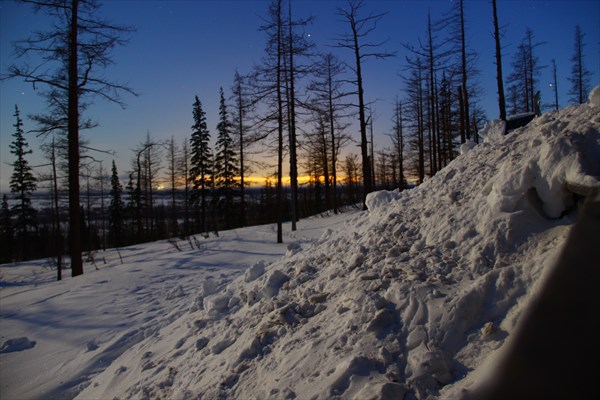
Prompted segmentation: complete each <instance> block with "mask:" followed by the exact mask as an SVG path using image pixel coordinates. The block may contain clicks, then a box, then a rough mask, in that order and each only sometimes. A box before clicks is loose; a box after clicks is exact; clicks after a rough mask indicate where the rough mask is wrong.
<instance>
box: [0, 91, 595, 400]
mask: <svg viewBox="0 0 600 400" xmlns="http://www.w3.org/2000/svg"><path fill="white" fill-rule="evenodd" d="M597 93H598V89H596V94H597ZM502 130H503V127H502V126H501V125H499V124H492V125H490V126H489V127H488V129H486V130H485V132H483V135H484V136H485V141H484V143H482V144H480V145H478V146H475V147H473V148H472V149H471V150H469V151H467V152H465V154H463V155H461V156H459V157H458V158H457V159H456V160H454V161H453V162H452V163H451V164H450V165H449V166H448V167H446V168H445V169H443V170H442V171H440V172H439V173H438V174H437V175H436V176H435V177H434V178H432V179H430V180H428V181H427V182H425V183H424V184H423V185H421V186H419V187H417V188H416V189H412V190H408V191H404V192H402V193H397V192H377V193H373V194H371V195H370V196H369V198H368V207H369V211H366V212H347V213H344V214H342V215H340V216H335V217H328V218H314V219H311V220H307V221H301V223H300V224H299V226H300V231H298V232H297V233H295V234H294V236H288V237H287V238H286V242H287V243H288V244H287V246H286V247H282V246H281V245H279V246H277V245H275V244H270V242H272V240H273V238H274V233H273V232H272V227H269V226H264V227H253V228H246V229H239V230H235V231H231V232H224V233H223V234H222V235H221V237H220V238H211V239H209V240H201V241H200V248H194V249H191V247H190V245H189V243H187V242H181V243H180V247H181V251H177V250H176V249H175V247H174V246H172V245H171V244H169V243H167V242H158V243H154V244H151V245H148V246H141V245H140V246H135V247H133V248H127V249H123V250H122V253H123V256H124V260H123V261H124V264H122V265H121V263H120V262H119V259H118V255H117V254H116V253H115V252H114V251H112V250H111V251H109V252H107V254H106V255H105V257H107V263H106V264H102V265H101V264H99V270H98V271H95V270H94V269H93V267H91V268H90V267H88V268H87V272H86V274H85V275H84V276H83V277H79V278H77V279H73V280H70V279H68V280H65V281H63V282H58V283H57V282H51V280H52V277H53V273H52V272H51V271H46V270H44V269H43V268H42V264H43V263H42V262H40V263H38V264H35V263H32V264H27V265H25V264H22V265H9V266H2V267H0V273H1V275H0V285H1V286H0V287H1V294H0V301H1V305H2V315H1V322H2V324H1V328H0V329H1V331H0V332H1V335H2V350H1V351H2V354H0V377H1V380H0V385H1V391H2V396H1V397H2V398H3V399H9V398H23V397H37V398H51V397H57V396H60V395H69V396H76V398H79V399H113V398H119V399H128V398H132V399H139V398H168V399H189V398H201V399H217V398H231V399H234V398H235V399H252V398H256V399H266V398H273V399H279V398H281V399H293V398H299V399H332V398H339V399H353V398H356V399H371V398H372V399H402V398H404V399H425V398H452V399H454V398H457V397H461V396H467V395H468V393H469V391H472V390H474V389H475V388H476V386H477V385H478V384H479V383H480V381H481V379H480V378H481V377H483V376H485V373H486V370H487V369H488V367H489V365H490V364H493V362H494V360H495V359H497V357H499V355H500V354H501V352H502V349H504V348H506V346H503V345H504V344H505V343H506V342H507V339H508V338H510V336H511V334H512V333H513V332H514V331H515V327H516V325H517V323H518V322H519V317H520V316H521V315H522V313H523V311H524V310H525V309H526V307H527V305H528V304H529V303H530V301H531V299H532V298H533V297H534V296H535V294H536V293H537V292H538V291H539V288H540V287H541V284H542V282H543V280H544V278H545V277H546V276H547V275H548V273H549V271H550V270H551V269H552V268H551V267H552V266H553V263H554V262H555V260H556V259H557V257H558V255H559V254H560V250H561V245H562V244H563V242H564V241H565V238H566V237H567V235H568V233H569V231H570V228H571V226H572V225H573V223H574V222H575V220H576V218H577V215H578V207H577V202H578V201H579V199H580V197H579V196H575V195H574V194H573V193H572V192H571V190H576V191H578V192H581V191H585V190H588V189H589V188H594V187H595V188H600V181H599V179H600V178H599V177H600V133H599V132H600V105H598V104H597V103H596V105H593V104H586V105H582V106H579V107H575V106H573V107H569V108H566V109H563V110H560V111H557V112H548V113H546V114H544V115H542V116H541V117H538V118H536V119H534V120H533V121H532V122H531V123H530V124H529V126H528V127H525V128H521V129H518V130H516V131H513V132H512V133H511V134H509V135H503V134H502ZM34 271H35V272H34ZM31 274H33V275H31ZM19 338H21V340H20V341H19V340H17V339H19ZM12 350H15V351H12Z"/></svg>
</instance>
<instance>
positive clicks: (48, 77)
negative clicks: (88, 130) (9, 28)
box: [7, 0, 134, 276]
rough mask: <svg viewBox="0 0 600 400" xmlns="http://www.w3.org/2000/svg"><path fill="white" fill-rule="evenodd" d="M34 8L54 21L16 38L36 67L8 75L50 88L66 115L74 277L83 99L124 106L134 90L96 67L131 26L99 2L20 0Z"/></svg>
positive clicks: (20, 52) (78, 265)
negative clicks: (108, 17) (104, 13)
mask: <svg viewBox="0 0 600 400" xmlns="http://www.w3.org/2000/svg"><path fill="white" fill-rule="evenodd" d="M22 1H23V2H24V3H29V4H32V5H33V7H34V10H35V11H36V12H40V11H41V12H45V13H46V14H48V15H50V16H51V17H52V18H53V19H54V20H55V23H54V24H53V25H52V27H53V28H52V30H50V31H48V32H34V33H33V34H32V36H31V37H29V38H28V39H26V40H23V41H19V42H16V44H15V52H16V55H17V57H19V58H20V57H23V56H25V55H29V54H32V55H35V56H38V57H39V62H38V64H37V65H34V66H32V65H29V64H26V63H24V64H22V65H16V64H15V65H11V66H10V67H9V70H8V71H9V72H8V75H7V77H11V78H22V79H24V80H25V82H30V83H32V84H33V85H34V87H36V85H38V84H42V85H44V86H45V87H47V88H49V90H48V91H43V92H41V93H42V96H44V97H46V98H55V99H56V100H55V101H57V102H58V101H60V102H61V105H62V109H63V111H64V114H63V116H62V117H63V118H64V117H65V116H66V119H67V132H68V148H69V151H68V155H69V156H68V159H69V253H70V257H71V273H72V276H77V275H81V274H83V261H82V258H81V250H82V245H81V235H80V222H81V214H80V208H79V197H80V190H79V168H80V158H79V150H80V148H79V147H80V146H79V128H80V123H79V115H80V113H81V112H82V104H83V103H84V102H85V99H89V98H90V97H93V96H99V97H101V98H103V99H105V100H108V101H110V102H114V103H117V104H119V105H121V106H124V103H123V102H122V100H121V98H120V93H122V92H127V93H131V94H134V93H133V91H132V90H131V89H130V88H128V87H127V86H126V85H123V84H119V83H114V82H111V81H109V80H107V79H106V78H105V77H104V75H103V74H100V73H98V71H97V70H101V69H104V68H105V67H107V66H109V65H110V64H112V62H113V60H112V58H111V56H110V53H111V50H112V49H114V48H115V47H116V46H118V45H121V44H124V40H123V35H124V34H126V33H129V32H131V31H132V29H131V28H129V27H125V26H118V25H114V24H111V23H109V22H107V21H104V20H102V19H100V18H98V17H97V14H98V12H99V5H98V3H97V2H96V1H95V0H69V1H60V0H22Z"/></svg>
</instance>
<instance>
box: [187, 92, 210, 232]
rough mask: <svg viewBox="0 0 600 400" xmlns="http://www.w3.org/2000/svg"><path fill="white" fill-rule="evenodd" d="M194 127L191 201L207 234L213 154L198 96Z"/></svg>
mask: <svg viewBox="0 0 600 400" xmlns="http://www.w3.org/2000/svg"><path fill="white" fill-rule="evenodd" d="M193 116H194V125H192V136H191V138H190V153H191V163H190V165H191V168H190V181H191V183H192V191H191V196H190V201H191V202H192V204H194V206H195V208H196V209H198V207H199V209H200V229H201V231H202V232H204V233H205V234H206V233H207V232H208V231H207V226H206V212H207V206H208V193H209V192H210V188H211V186H212V183H211V182H212V159H213V156H212V152H211V149H210V132H209V131H208V126H207V125H206V114H205V113H204V110H203V109H202V103H201V102H200V99H199V98H198V96H196V97H195V101H194V104H193Z"/></svg>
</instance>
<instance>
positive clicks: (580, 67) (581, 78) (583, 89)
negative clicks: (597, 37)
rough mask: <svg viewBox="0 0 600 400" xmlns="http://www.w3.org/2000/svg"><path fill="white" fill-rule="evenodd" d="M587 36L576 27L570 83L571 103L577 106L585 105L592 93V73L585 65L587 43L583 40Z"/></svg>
mask: <svg viewBox="0 0 600 400" xmlns="http://www.w3.org/2000/svg"><path fill="white" fill-rule="evenodd" d="M584 37H585V34H584V33H583V31H582V30H581V28H580V27H579V25H577V26H575V45H574V47H573V56H571V62H572V63H573V64H572V68H571V76H570V77H569V82H571V90H570V91H569V95H571V96H572V97H571V101H572V102H574V103H576V104H583V103H585V101H586V100H587V97H588V93H589V91H590V76H591V72H590V71H589V70H588V69H587V68H586V67H585V65H584V63H583V59H584V53H583V48H584V46H585V43H584V42H583V39H584Z"/></svg>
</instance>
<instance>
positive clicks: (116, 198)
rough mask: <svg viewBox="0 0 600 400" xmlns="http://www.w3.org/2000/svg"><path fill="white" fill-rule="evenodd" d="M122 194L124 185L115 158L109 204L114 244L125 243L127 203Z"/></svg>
mask: <svg viewBox="0 0 600 400" xmlns="http://www.w3.org/2000/svg"><path fill="white" fill-rule="evenodd" d="M122 194H123V187H122V186H121V181H120V180H119V174H118V172H117V165H116V164H115V160H113V162H112V175H111V178H110V204H109V205H108V235H109V238H110V241H111V243H112V244H113V246H122V245H123V244H124V233H125V229H124V228H125V226H124V222H125V203H124V202H123V199H122Z"/></svg>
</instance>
